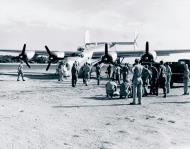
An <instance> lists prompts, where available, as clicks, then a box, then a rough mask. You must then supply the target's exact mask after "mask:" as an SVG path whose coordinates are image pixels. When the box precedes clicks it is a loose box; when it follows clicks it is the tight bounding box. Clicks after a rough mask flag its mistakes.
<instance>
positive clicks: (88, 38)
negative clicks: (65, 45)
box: [84, 30, 90, 45]
mask: <svg viewBox="0 0 190 149" xmlns="http://www.w3.org/2000/svg"><path fill="white" fill-rule="evenodd" d="M87 43H90V32H89V30H86V32H85V37H84V44H85V45H86V44H87Z"/></svg>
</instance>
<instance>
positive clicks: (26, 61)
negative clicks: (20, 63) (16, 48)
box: [24, 60, 30, 68]
mask: <svg viewBox="0 0 190 149" xmlns="http://www.w3.org/2000/svg"><path fill="white" fill-rule="evenodd" d="M24 62H25V63H26V65H27V66H28V68H30V65H29V63H28V60H24Z"/></svg>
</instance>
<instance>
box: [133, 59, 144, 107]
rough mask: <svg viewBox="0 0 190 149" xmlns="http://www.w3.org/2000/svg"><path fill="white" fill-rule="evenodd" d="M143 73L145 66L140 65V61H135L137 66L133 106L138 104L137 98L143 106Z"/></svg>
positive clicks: (134, 77)
mask: <svg viewBox="0 0 190 149" xmlns="http://www.w3.org/2000/svg"><path fill="white" fill-rule="evenodd" d="M142 71H143V66H142V65H140V64H139V59H135V65H134V68H133V78H132V83H133V102H132V103H131V104H136V96H137V98H138V104H141V99H142V78H141V75H142Z"/></svg>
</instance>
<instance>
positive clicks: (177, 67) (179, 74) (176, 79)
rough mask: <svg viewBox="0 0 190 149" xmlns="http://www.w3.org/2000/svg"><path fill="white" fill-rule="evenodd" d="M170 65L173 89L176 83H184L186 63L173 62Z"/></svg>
mask: <svg viewBox="0 0 190 149" xmlns="http://www.w3.org/2000/svg"><path fill="white" fill-rule="evenodd" d="M169 65H170V67H171V71H172V77H171V83H170V85H171V87H173V84H174V83H183V73H184V63H181V62H171V63H170V64H169Z"/></svg>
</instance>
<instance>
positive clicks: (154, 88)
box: [149, 64, 159, 96]
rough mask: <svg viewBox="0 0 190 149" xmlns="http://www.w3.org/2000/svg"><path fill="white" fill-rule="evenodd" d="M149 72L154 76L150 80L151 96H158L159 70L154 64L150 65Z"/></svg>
mask: <svg viewBox="0 0 190 149" xmlns="http://www.w3.org/2000/svg"><path fill="white" fill-rule="evenodd" d="M149 70H150V72H151V76H152V77H151V80H150V94H151V95H157V96H158V78H159V76H158V75H159V74H158V69H157V68H156V67H154V66H153V65H152V64H150V66H149Z"/></svg>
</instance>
